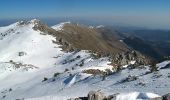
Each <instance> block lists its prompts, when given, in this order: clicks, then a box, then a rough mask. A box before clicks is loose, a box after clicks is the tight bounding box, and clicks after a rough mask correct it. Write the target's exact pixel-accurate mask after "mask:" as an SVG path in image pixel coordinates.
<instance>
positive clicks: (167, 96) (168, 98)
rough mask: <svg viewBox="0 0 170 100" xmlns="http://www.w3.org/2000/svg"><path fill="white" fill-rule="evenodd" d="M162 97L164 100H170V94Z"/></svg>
mask: <svg viewBox="0 0 170 100" xmlns="http://www.w3.org/2000/svg"><path fill="white" fill-rule="evenodd" d="M162 97H163V99H162V100H170V93H168V94H166V95H163V96H162Z"/></svg>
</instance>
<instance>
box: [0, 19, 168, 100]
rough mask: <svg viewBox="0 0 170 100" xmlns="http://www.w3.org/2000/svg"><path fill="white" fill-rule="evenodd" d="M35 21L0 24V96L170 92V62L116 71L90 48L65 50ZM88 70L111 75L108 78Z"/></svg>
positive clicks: (1, 99)
mask: <svg viewBox="0 0 170 100" xmlns="http://www.w3.org/2000/svg"><path fill="white" fill-rule="evenodd" d="M36 24H38V23H37V20H31V21H28V22H17V23H14V24H12V25H9V26H6V27H0V39H1V40H0V100H15V99H23V98H24V99H26V100H27V99H28V100H67V99H68V98H73V97H80V96H86V95H87V93H88V92H89V91H90V90H101V91H103V92H104V93H106V94H107V95H108V94H114V93H121V92H123V93H126V92H129V91H131V92H134V91H138V92H151V93H156V94H159V95H162V94H165V93H168V92H169V88H170V78H169V77H170V73H169V72H170V69H169V68H168V67H167V66H166V65H168V64H169V63H170V62H169V61H166V62H163V63H161V64H157V66H158V67H161V68H159V71H158V72H155V73H149V72H148V67H147V66H145V67H143V68H138V69H128V67H127V68H125V69H124V70H122V71H120V72H118V73H114V71H115V70H114V68H113V66H111V65H110V63H111V62H110V60H109V58H108V57H104V58H98V59H96V58H94V57H93V56H92V54H91V53H89V51H86V50H80V51H74V52H64V51H62V49H61V48H60V45H58V44H56V43H54V42H53V41H55V37H53V36H51V35H48V34H46V33H43V32H41V31H38V30H37V31H35V30H34V29H33V27H34V26H35V25H36ZM59 26H61V24H60V25H59ZM56 27H57V28H58V26H56ZM59 28H61V27H59ZM133 62H134V61H132V63H133ZM165 66H166V67H165ZM88 71H90V73H91V72H95V73H96V72H100V73H107V72H112V74H111V75H109V76H107V77H106V78H104V76H102V75H99V74H93V73H91V74H90V73H88ZM87 73H88V74H87ZM137 95H138V94H137V93H136V94H135V96H137ZM122 97H123V96H121V98H122ZM134 98H135V97H134ZM118 100H123V99H118Z"/></svg>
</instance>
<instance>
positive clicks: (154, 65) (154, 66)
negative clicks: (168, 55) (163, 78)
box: [150, 63, 158, 72]
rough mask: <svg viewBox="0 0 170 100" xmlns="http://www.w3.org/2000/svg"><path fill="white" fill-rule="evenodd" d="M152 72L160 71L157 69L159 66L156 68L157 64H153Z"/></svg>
mask: <svg viewBox="0 0 170 100" xmlns="http://www.w3.org/2000/svg"><path fill="white" fill-rule="evenodd" d="M150 71H151V72H155V71H158V68H157V66H156V63H152V65H151V66H150Z"/></svg>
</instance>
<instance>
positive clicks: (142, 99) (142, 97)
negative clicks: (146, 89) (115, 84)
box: [116, 92, 160, 100]
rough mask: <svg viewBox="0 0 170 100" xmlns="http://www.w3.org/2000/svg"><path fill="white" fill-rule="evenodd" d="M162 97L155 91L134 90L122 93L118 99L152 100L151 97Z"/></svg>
mask: <svg viewBox="0 0 170 100" xmlns="http://www.w3.org/2000/svg"><path fill="white" fill-rule="evenodd" d="M156 97H160V96H159V95H157V94H153V93H139V92H132V93H122V94H119V95H118V96H117V97H116V100H150V99H151V98H156Z"/></svg>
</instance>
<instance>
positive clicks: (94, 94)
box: [88, 91, 106, 100]
mask: <svg viewBox="0 0 170 100" xmlns="http://www.w3.org/2000/svg"><path fill="white" fill-rule="evenodd" d="M88 100H106V96H105V95H104V94H103V93H101V92H98V91H90V92H89V93H88Z"/></svg>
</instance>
